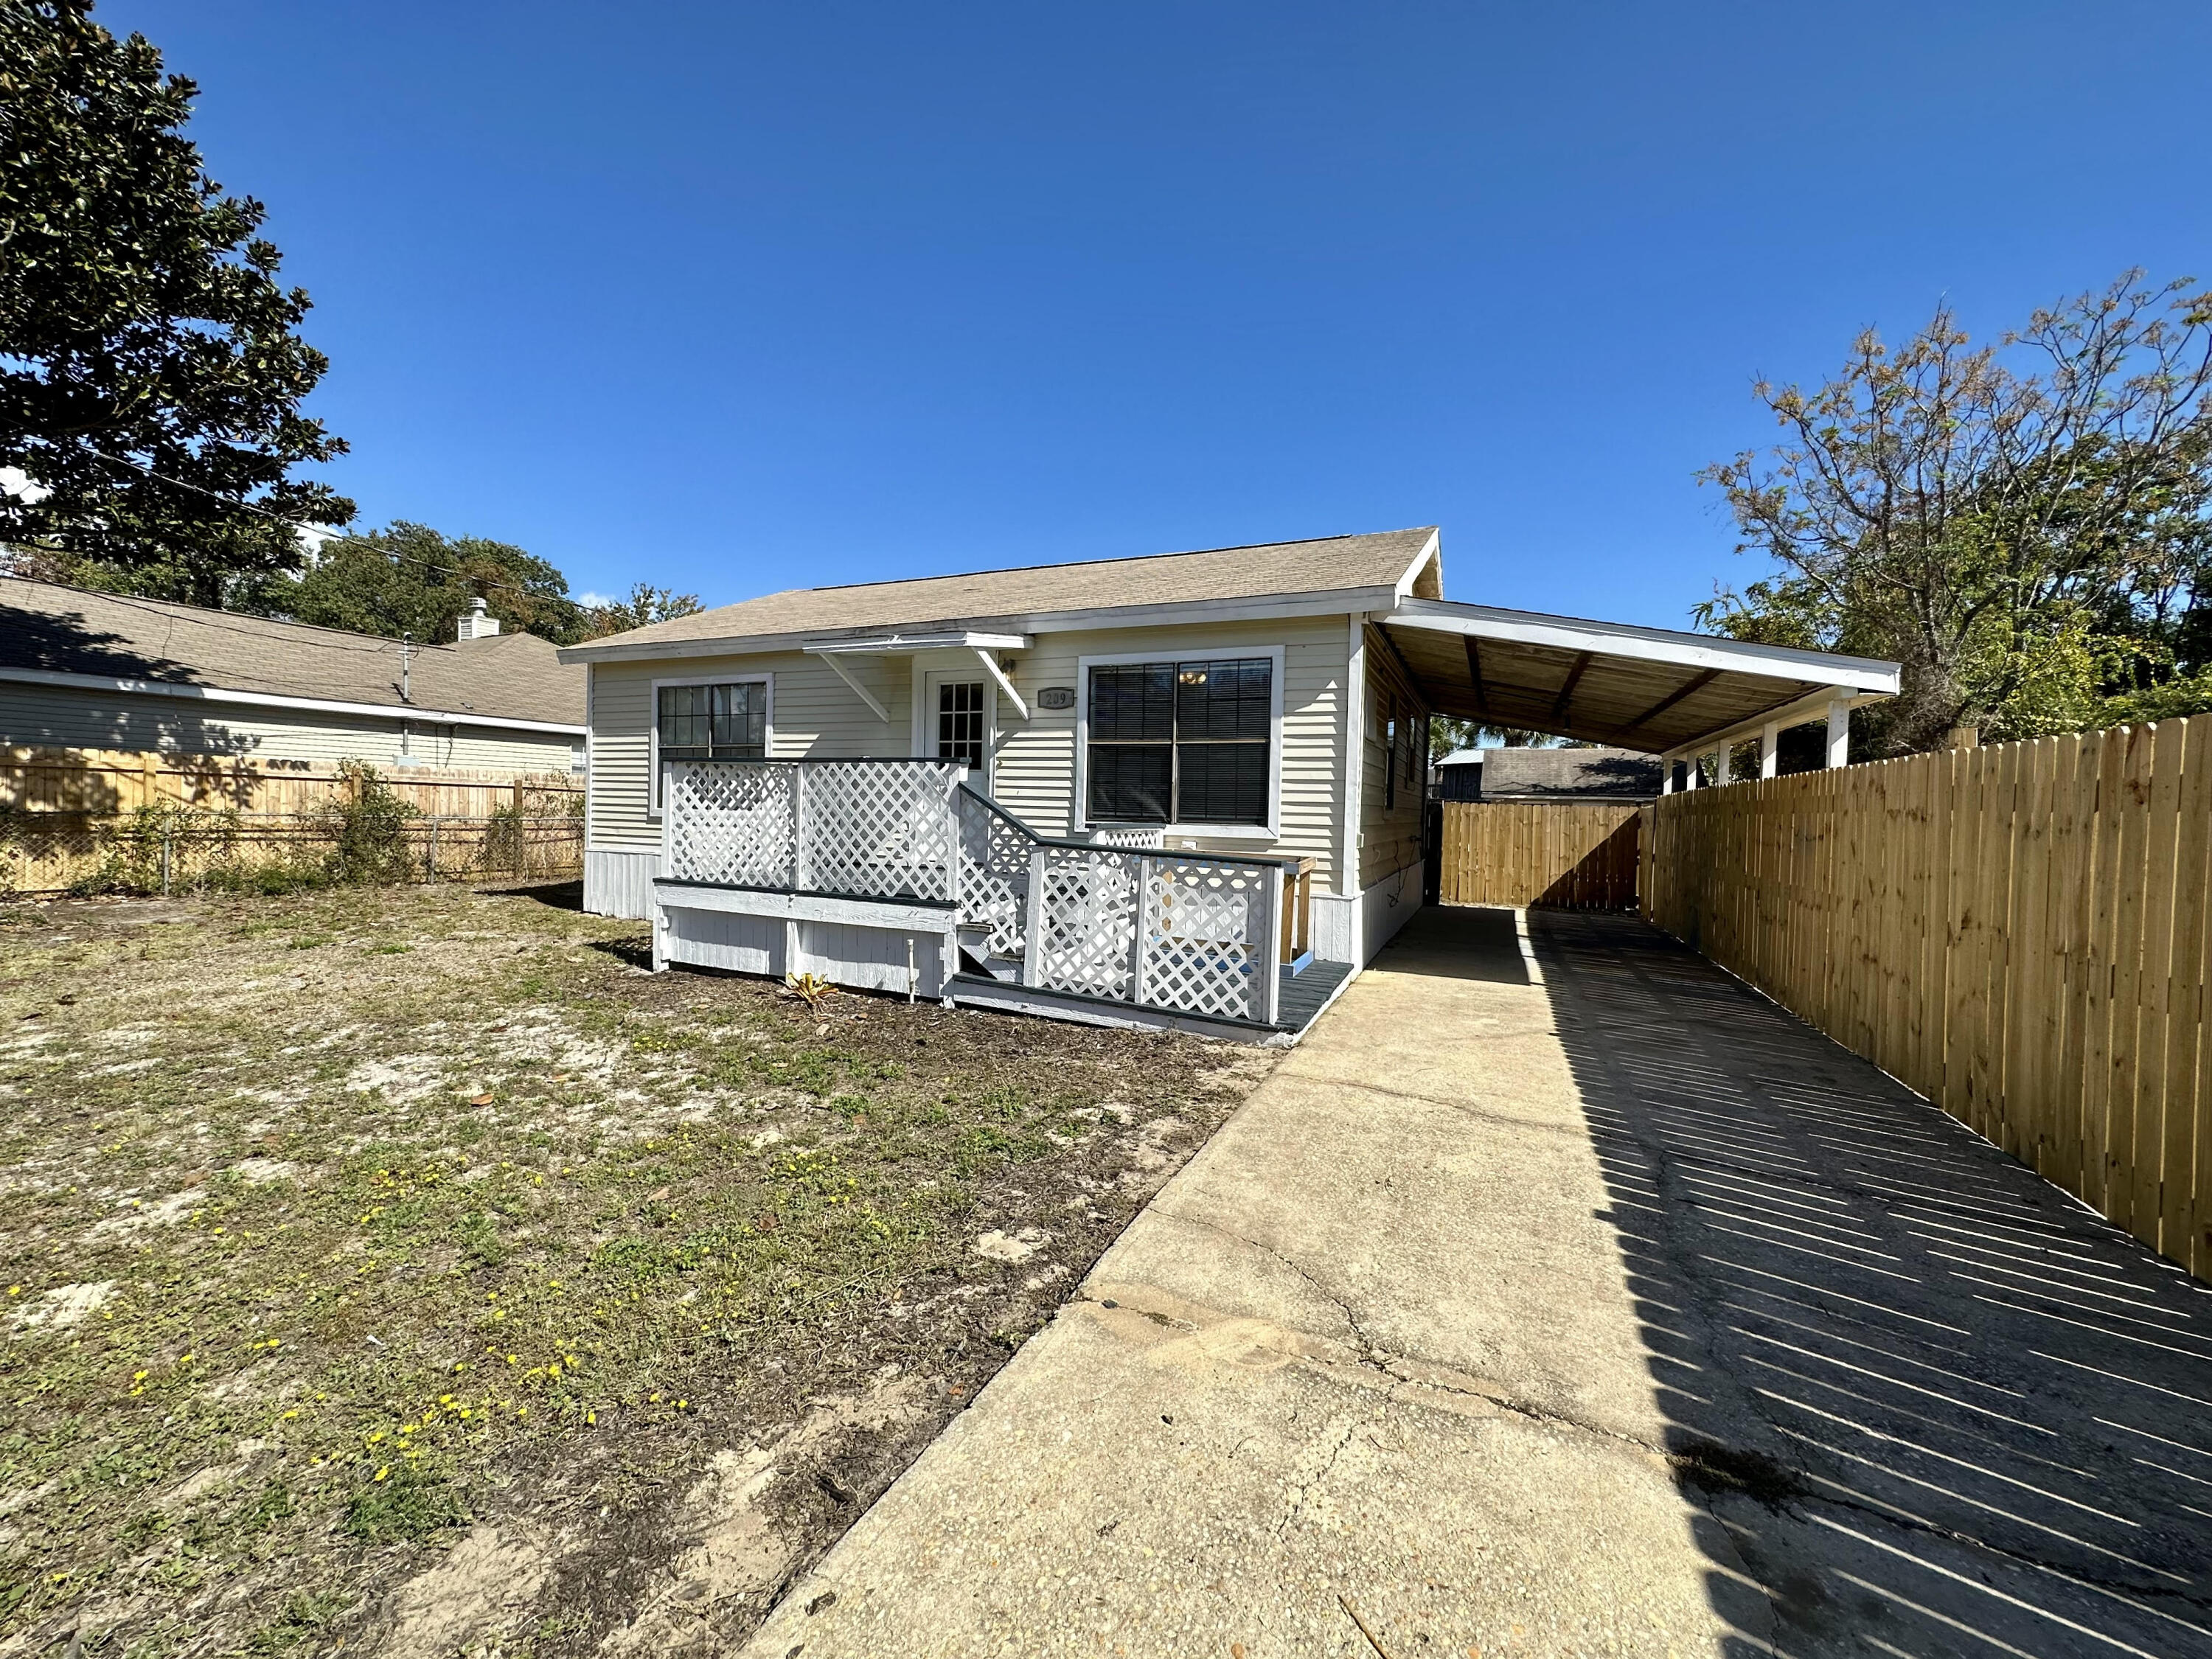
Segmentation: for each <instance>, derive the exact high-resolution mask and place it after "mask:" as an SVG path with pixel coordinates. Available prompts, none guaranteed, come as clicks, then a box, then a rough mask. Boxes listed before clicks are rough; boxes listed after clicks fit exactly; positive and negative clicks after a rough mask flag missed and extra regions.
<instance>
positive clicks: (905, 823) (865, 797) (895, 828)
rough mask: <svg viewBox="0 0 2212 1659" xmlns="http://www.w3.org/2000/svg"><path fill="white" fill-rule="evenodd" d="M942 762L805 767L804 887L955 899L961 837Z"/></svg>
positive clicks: (949, 770)
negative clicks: (957, 834) (958, 844)
mask: <svg viewBox="0 0 2212 1659" xmlns="http://www.w3.org/2000/svg"><path fill="white" fill-rule="evenodd" d="M960 770H961V769H960V768H958V767H957V766H954V765H951V764H950V763H944V762H938V761H911V762H896V763H890V762H839V761H823V762H819V763H816V764H813V765H810V766H808V767H807V768H806V769H805V776H804V777H803V778H802V779H801V781H800V786H801V789H802V791H803V797H802V801H801V805H800V808H799V843H800V846H799V886H800V887H801V888H803V889H804V890H807V891H809V892H817V893H844V894H851V895H855V896H866V897H870V898H918V899H930V900H935V901H938V902H950V901H951V898H952V896H953V892H954V886H955V864H954V860H955V859H956V857H957V836H956V833H955V829H954V823H953V815H952V791H953V788H954V786H955V785H957V783H958V782H959V779H960Z"/></svg>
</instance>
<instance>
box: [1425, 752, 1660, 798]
mask: <svg viewBox="0 0 2212 1659" xmlns="http://www.w3.org/2000/svg"><path fill="white" fill-rule="evenodd" d="M1475 753H1476V755H1477V757H1478V763H1477V764H1476V765H1474V766H1472V767H1467V768H1455V769H1454V770H1455V771H1460V772H1465V773H1471V774H1472V775H1473V777H1472V781H1473V783H1474V793H1471V794H1463V795H1452V794H1449V793H1447V794H1445V796H1444V799H1447V800H1454V799H1460V800H1490V801H1501V800H1513V801H1530V800H1571V801H1592V802H1609V803H1633V802H1638V801H1647V800H1652V799H1656V798H1657V796H1658V795H1659V793H1660V785H1661V784H1662V782H1664V781H1665V779H1664V776H1663V771H1664V769H1663V768H1662V767H1661V765H1660V763H1659V762H1658V760H1657V758H1656V757H1653V756H1650V755H1644V754H1638V752H1637V751H1636V750H1632V749H1608V748H1605V747H1603V746H1595V747H1590V748H1584V749H1537V748H1513V749H1504V748H1500V749H1484V750H1476V751H1475ZM1445 758H1446V759H1447V760H1449V759H1450V758H1451V757H1449V756H1447V757H1445Z"/></svg>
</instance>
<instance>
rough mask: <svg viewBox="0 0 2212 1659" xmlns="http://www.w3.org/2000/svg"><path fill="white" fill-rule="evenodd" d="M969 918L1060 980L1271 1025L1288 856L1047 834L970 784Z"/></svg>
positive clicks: (1061, 986) (1031, 970) (965, 823)
mask: <svg viewBox="0 0 2212 1659" xmlns="http://www.w3.org/2000/svg"><path fill="white" fill-rule="evenodd" d="M954 799H955V801H956V803H957V810H958V812H959V814H960V819H961V823H960V866H961V868H960V889H961V906H960V918H961V921H962V922H963V925H965V926H967V927H971V928H975V929H980V930H981V932H982V933H983V934H984V937H985V945H986V948H987V950H988V951H991V952H992V953H994V954H996V955H998V956H1000V957H1014V958H1018V959H1019V961H1020V963H1021V973H1022V982H1023V983H1024V984H1025V985H1030V986H1033V987H1043V988H1045V989H1048V990H1058V991H1074V992H1079V993H1081V994H1084V995H1087V996H1093V997H1101V998H1105V999H1109V1000H1114V1001H1120V1002H1127V1003H1132V1004H1135V1005H1137V1006H1143V1007H1148V1008H1160V1009H1169V1010H1173V1011H1176V1012H1186V1013H1199V1014H1206V1015H1209V1016H1212V1017H1214V1018H1231V1019H1238V1020H1245V1021H1249V1022H1251V1023H1254V1024H1263V1025H1273V1024H1274V1023H1275V1021H1276V1017H1277V1013H1278V998H1279V994H1280V990H1281V983H1280V978H1279V974H1278V972H1277V969H1276V961H1275V957H1276V939H1277V936H1278V933H1279V931H1280V927H1281V924H1282V917H1283V884H1284V878H1285V866H1284V861H1283V860H1279V859H1267V858H1253V857H1249V856H1246V855H1242V854H1221V855H1218V856H1217V855H1216V854H1211V853H1174V852H1169V851H1167V850H1165V849H1164V848H1118V847H1108V846H1101V845H1099V844H1098V843H1097V842H1086V841H1075V840H1072V839H1068V838H1066V837H1062V836H1040V835H1038V834H1037V833H1036V831H1035V830H1033V829H1030V827H1029V826H1028V825H1027V824H1025V823H1023V822H1022V821H1021V819H1020V818H1018V817H1016V816H1015V815H1014V814H1013V813H1012V812H1009V811H1007V810H1006V808H1005V807H1003V806H1001V805H999V803H998V802H996V801H994V800H993V799H990V798H989V797H988V796H987V795H984V794H982V793H980V792H978V791H976V790H975V789H973V788H970V787H969V786H968V785H966V784H964V783H963V784H962V785H961V786H960V787H959V788H958V789H957V791H956V792H955V795H954Z"/></svg>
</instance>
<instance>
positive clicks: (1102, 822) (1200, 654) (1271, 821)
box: [1067, 641, 1285, 841]
mask: <svg viewBox="0 0 2212 1659" xmlns="http://www.w3.org/2000/svg"><path fill="white" fill-rule="evenodd" d="M1284 654H1285V652H1284V647H1281V646H1279V645H1249V644H1212V643H1208V642H1206V641H1196V642H1193V643H1188V644H1187V643H1184V642H1183V641H1176V642H1175V643H1174V644H1172V645H1167V644H1163V645H1161V646H1159V647H1155V648H1154V649H1152V650H1150V651H1116V652H1113V653H1107V654H1103V655H1100V656H1096V657H1079V658H1077V659H1076V663H1075V793H1074V797H1073V799H1071V800H1070V801H1069V802H1068V806H1067V828H1068V833H1069V834H1070V835H1073V836H1086V835H1089V834H1090V833H1091V831H1092V830H1093V829H1107V828H1111V827H1115V826H1117V825H1118V824H1119V823H1120V820H1117V819H1099V820H1097V822H1093V821H1092V819H1091V811H1090V801H1091V670H1092V669H1093V668H1121V667H1127V665H1130V664H1132V663H1140V662H1229V661H1233V660H1234V659H1237V658H1239V657H1265V658H1267V660H1268V661H1269V663H1271V664H1272V665H1273V667H1272V668H1271V670H1270V671H1269V673H1268V675H1267V823H1264V824H1260V823H1165V824H1162V825H1161V826H1160V829H1162V830H1163V832H1164V833H1165V834H1167V835H1170V836H1189V837H1191V838H1193V839H1200V840H1206V841H1276V840H1279V839H1280V838H1281V836H1282V833H1283V659H1284ZM1146 822H1147V823H1149V822H1150V820H1149V819H1147V820H1146Z"/></svg>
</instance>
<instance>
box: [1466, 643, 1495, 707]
mask: <svg viewBox="0 0 2212 1659" xmlns="http://www.w3.org/2000/svg"><path fill="white" fill-rule="evenodd" d="M1465 638H1466V640H1467V677H1468V678H1469V679H1470V680H1473V681H1474V706H1475V707H1476V708H1479V709H1480V710H1481V711H1482V717H1483V719H1485V720H1488V719H1489V718H1490V699H1489V698H1488V697H1486V696H1484V695H1483V692H1482V645H1481V642H1480V641H1478V640H1477V639H1476V638H1475V637H1474V635H1472V634H1469V635H1466V636H1465Z"/></svg>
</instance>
